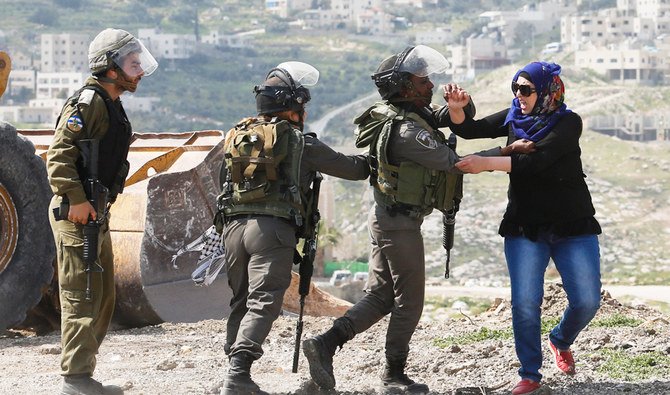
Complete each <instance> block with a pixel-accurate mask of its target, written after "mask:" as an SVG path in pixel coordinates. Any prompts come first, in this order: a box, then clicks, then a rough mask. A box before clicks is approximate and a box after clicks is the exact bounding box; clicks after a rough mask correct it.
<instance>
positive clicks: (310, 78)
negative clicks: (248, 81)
mask: <svg viewBox="0 0 670 395" xmlns="http://www.w3.org/2000/svg"><path fill="white" fill-rule="evenodd" d="M277 69H280V70H285V71H286V72H287V73H289V74H290V77H291V79H292V80H293V84H291V83H290V81H284V82H286V83H287V84H288V86H291V85H293V86H294V87H295V88H297V87H299V86H314V85H316V83H317V81H319V70H317V69H316V68H315V67H314V66H312V65H309V64H307V63H303V62H294V61H291V62H284V63H281V64H279V65H278V66H277ZM277 71H278V70H274V71H273V72H272V73H271V74H273V73H274V75H276V76H277V77H279V78H281V79H282V80H285V76H283V75H281V74H283V73H278V72H277ZM268 77H269V76H268Z"/></svg>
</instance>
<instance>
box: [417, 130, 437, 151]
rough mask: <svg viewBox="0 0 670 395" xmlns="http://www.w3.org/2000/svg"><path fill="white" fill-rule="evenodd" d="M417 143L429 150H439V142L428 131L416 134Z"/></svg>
mask: <svg viewBox="0 0 670 395" xmlns="http://www.w3.org/2000/svg"><path fill="white" fill-rule="evenodd" d="M416 141H417V142H418V143H419V144H421V145H422V146H424V147H426V148H428V149H435V148H437V140H435V137H433V135H432V134H430V132H429V131H427V130H422V131H420V132H419V133H417V134H416Z"/></svg>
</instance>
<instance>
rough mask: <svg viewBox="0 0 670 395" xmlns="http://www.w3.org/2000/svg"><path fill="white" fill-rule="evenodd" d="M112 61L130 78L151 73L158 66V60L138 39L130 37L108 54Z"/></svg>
mask: <svg viewBox="0 0 670 395" xmlns="http://www.w3.org/2000/svg"><path fill="white" fill-rule="evenodd" d="M110 59H111V60H112V62H114V63H115V64H116V65H117V66H119V68H120V69H121V70H123V71H124V72H125V73H126V75H128V76H129V77H130V78H135V77H137V76H148V75H151V73H153V72H154V71H156V69H157V68H158V62H156V59H154V57H153V56H152V55H151V52H149V50H148V49H147V48H146V47H145V46H144V45H143V44H142V42H141V41H140V40H138V39H135V38H134V39H132V40H130V41H129V42H128V43H126V44H125V45H124V46H123V47H121V48H119V49H118V50H117V51H114V52H113V53H112V54H111V55H110Z"/></svg>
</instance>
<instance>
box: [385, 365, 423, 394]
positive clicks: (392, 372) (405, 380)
mask: <svg viewBox="0 0 670 395" xmlns="http://www.w3.org/2000/svg"><path fill="white" fill-rule="evenodd" d="M406 363H407V357H400V358H397V357H395V358H394V357H388V356H387V357H386V366H384V374H383V375H382V388H383V390H384V392H385V393H390V394H394V393H398V394H427V393H428V386H427V385H426V384H423V383H416V382H414V380H412V379H410V378H409V377H407V375H406V374H405V364H406Z"/></svg>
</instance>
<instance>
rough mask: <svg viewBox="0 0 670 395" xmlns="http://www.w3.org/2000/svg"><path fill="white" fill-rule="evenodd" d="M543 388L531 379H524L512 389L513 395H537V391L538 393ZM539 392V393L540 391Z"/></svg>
mask: <svg viewBox="0 0 670 395" xmlns="http://www.w3.org/2000/svg"><path fill="white" fill-rule="evenodd" d="M540 388H542V384H540V383H539V382H538V381H533V380H531V379H523V380H521V381H519V382H518V383H517V384H516V385H515V386H514V388H512V395H530V394H535V393H536V392H535V391H538V390H539V389H540ZM538 392H539V391H538Z"/></svg>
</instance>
